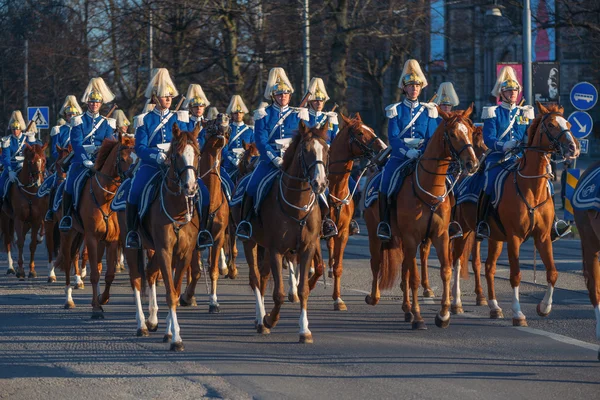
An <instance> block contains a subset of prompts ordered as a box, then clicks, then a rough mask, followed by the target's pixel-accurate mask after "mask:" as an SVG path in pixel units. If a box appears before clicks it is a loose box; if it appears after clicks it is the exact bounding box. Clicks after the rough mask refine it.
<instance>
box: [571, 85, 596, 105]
mask: <svg viewBox="0 0 600 400" xmlns="http://www.w3.org/2000/svg"><path fill="white" fill-rule="evenodd" d="M597 101H598V91H597V90H596V88H595V87H594V85H592V84H591V83H588V82H579V83H578V84H576V85H575V86H573V89H571V104H573V107H575V108H576V109H578V110H581V111H587V110H589V109H590V108H592V107H594V106H595V105H596V102H597Z"/></svg>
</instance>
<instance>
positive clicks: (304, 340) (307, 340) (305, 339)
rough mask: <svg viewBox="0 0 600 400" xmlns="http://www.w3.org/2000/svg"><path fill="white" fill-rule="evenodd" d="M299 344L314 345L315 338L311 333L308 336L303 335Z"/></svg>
mask: <svg viewBox="0 0 600 400" xmlns="http://www.w3.org/2000/svg"><path fill="white" fill-rule="evenodd" d="M298 342H299V343H308V344H310V343H313V337H312V334H311V333H308V334H306V335H305V334H301V335H300V340H299V341H298Z"/></svg>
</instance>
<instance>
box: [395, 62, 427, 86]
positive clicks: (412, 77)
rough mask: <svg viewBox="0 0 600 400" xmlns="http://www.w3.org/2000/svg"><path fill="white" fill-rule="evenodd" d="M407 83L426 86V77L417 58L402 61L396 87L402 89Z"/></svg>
mask: <svg viewBox="0 0 600 400" xmlns="http://www.w3.org/2000/svg"><path fill="white" fill-rule="evenodd" d="M408 85H419V86H421V87H423V88H424V87H426V86H427V79H426V78H425V75H424V74H423V71H422V70H421V66H420V65H419V62H418V61H417V60H413V59H410V60H406V62H405V63H404V68H403V69H402V75H401V77H400V82H398V87H399V88H401V89H404V87H406V86H408Z"/></svg>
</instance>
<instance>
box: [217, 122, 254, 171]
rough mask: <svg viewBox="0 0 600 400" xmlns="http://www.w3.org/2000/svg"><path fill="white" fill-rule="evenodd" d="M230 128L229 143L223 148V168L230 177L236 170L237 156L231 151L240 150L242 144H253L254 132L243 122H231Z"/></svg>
mask: <svg viewBox="0 0 600 400" xmlns="http://www.w3.org/2000/svg"><path fill="white" fill-rule="evenodd" d="M230 126H231V134H230V135H229V143H227V145H226V146H225V147H224V148H223V167H224V168H225V170H226V171H227V173H228V174H229V175H232V174H233V173H234V172H235V171H236V169H237V156H236V154H235V153H234V152H233V150H234V149H242V148H243V146H242V142H245V143H247V144H249V143H254V130H253V129H252V128H251V127H249V126H248V125H246V124H245V123H243V122H240V123H239V124H238V123H237V122H232V123H231V125H230Z"/></svg>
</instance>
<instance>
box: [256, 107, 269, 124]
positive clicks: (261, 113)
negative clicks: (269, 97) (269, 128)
mask: <svg viewBox="0 0 600 400" xmlns="http://www.w3.org/2000/svg"><path fill="white" fill-rule="evenodd" d="M266 116H267V110H265V109H264V107H263V108H259V109H258V110H256V111H254V121H258V120H259V119H263V118H264V117H266Z"/></svg>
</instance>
